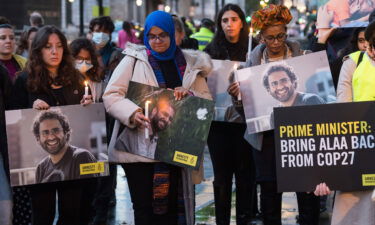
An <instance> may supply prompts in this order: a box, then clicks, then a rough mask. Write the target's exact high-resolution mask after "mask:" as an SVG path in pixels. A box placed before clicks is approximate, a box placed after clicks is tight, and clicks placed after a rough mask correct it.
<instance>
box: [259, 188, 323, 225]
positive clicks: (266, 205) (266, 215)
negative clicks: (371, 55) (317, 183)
mask: <svg viewBox="0 0 375 225" xmlns="http://www.w3.org/2000/svg"><path fill="white" fill-rule="evenodd" d="M260 186H261V197H260V199H261V210H262V213H263V224H264V225H281V202H282V193H278V192H277V184H276V182H261V183H260ZM296 194H297V203H298V211H299V219H298V222H299V224H301V225H317V224H318V223H319V205H320V199H319V197H317V196H315V195H314V194H313V193H310V194H308V193H306V192H296Z"/></svg>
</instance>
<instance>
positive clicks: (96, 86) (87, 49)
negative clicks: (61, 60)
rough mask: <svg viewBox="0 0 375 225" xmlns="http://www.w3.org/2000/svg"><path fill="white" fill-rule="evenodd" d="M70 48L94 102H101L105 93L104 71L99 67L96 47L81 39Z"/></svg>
mask: <svg viewBox="0 0 375 225" xmlns="http://www.w3.org/2000/svg"><path fill="white" fill-rule="evenodd" d="M69 48H70V50H71V52H72V55H73V57H74V59H75V65H76V69H77V70H78V71H79V72H80V73H81V74H82V75H83V76H84V78H85V81H86V82H87V84H88V86H89V87H90V91H91V95H92V97H93V100H94V102H99V101H101V98H102V95H103V92H104V83H103V81H102V74H103V70H102V68H101V67H100V66H99V62H98V59H97V57H96V54H95V47H94V45H93V44H92V42H91V41H90V40H88V39H86V38H79V39H76V40H74V41H73V42H72V43H70V45H69Z"/></svg>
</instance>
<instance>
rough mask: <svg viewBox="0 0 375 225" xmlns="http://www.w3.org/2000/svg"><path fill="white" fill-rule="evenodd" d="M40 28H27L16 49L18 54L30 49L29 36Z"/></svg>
mask: <svg viewBox="0 0 375 225" xmlns="http://www.w3.org/2000/svg"><path fill="white" fill-rule="evenodd" d="M37 31H38V28H37V27H30V28H29V29H28V30H25V31H24V32H22V34H21V38H20V40H19V42H18V47H17V50H16V53H17V54H18V55H21V54H22V53H23V51H24V50H29V47H30V46H29V37H30V34H31V33H32V32H37Z"/></svg>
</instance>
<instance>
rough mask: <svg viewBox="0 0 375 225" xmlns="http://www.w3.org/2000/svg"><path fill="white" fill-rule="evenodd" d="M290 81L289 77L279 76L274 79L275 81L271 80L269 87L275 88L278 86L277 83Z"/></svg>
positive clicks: (283, 83) (281, 83)
mask: <svg viewBox="0 0 375 225" xmlns="http://www.w3.org/2000/svg"><path fill="white" fill-rule="evenodd" d="M289 81H290V79H289V78H286V77H285V78H281V79H280V80H278V81H277V80H276V81H272V82H271V87H273V88H275V87H277V86H279V84H280V85H285V84H287V83H288V82H289Z"/></svg>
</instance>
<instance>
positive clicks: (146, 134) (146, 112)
mask: <svg viewBox="0 0 375 225" xmlns="http://www.w3.org/2000/svg"><path fill="white" fill-rule="evenodd" d="M150 103H151V101H146V103H145V117H146V118H147V119H148V111H149V109H148V107H149V104H150ZM148 129H149V128H148V127H146V128H145V138H146V139H148V138H149V133H150V132H149V130H148Z"/></svg>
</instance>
